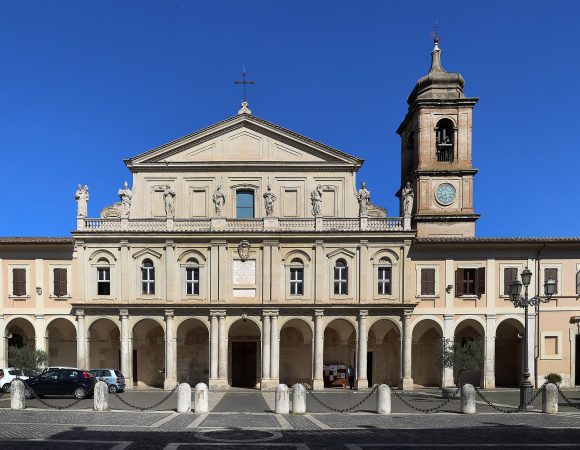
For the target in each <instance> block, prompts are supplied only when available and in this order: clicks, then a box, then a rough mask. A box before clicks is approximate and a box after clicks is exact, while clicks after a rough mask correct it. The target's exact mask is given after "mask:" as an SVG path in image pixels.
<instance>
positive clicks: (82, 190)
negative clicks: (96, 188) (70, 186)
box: [75, 184, 89, 217]
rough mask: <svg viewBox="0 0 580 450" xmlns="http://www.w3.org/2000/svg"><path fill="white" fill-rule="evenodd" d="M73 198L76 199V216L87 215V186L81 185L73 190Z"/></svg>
mask: <svg viewBox="0 0 580 450" xmlns="http://www.w3.org/2000/svg"><path fill="white" fill-rule="evenodd" d="M75 200H76V201H77V217H87V214H88V203H89V187H88V186H87V185H86V184H85V186H84V187H83V186H81V185H80V184H79V187H78V188H77V190H76V192H75Z"/></svg>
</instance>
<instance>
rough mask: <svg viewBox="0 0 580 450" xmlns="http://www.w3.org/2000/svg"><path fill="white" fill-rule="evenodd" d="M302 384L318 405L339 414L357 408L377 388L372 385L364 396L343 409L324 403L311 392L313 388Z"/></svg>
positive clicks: (376, 385)
mask: <svg viewBox="0 0 580 450" xmlns="http://www.w3.org/2000/svg"><path fill="white" fill-rule="evenodd" d="M302 386H304V387H305V388H306V390H307V391H308V393H309V394H310V395H311V396H312V398H313V399H314V400H316V402H317V403H319V404H320V405H322V406H323V407H324V408H326V409H328V410H330V411H333V412H337V413H340V414H344V413H347V412H351V411H354V410H355V409H357V408H358V407H359V406H361V405H362V404H363V403H364V402H366V401H367V400H368V399H369V398H371V396H372V395H373V394H374V393H375V392H376V391H377V389H378V388H379V385H378V384H375V385H374V386H373V388H372V389H371V390H370V391H369V393H368V394H367V395H365V397H364V398H363V399H362V400H361V401H359V402H357V403H356V404H354V405H352V406H350V407H348V408H344V409H340V408H335V407H334V406H330V405H329V404H327V403H325V402H324V401H323V400H322V399H320V398H319V397H318V396H316V395H315V394H314V392H313V390H312V389H311V388H310V387H309V386H308V385H307V384H306V383H302Z"/></svg>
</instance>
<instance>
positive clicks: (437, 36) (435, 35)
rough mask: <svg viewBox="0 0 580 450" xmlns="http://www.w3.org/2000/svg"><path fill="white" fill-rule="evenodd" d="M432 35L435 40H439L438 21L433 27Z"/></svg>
mask: <svg viewBox="0 0 580 450" xmlns="http://www.w3.org/2000/svg"><path fill="white" fill-rule="evenodd" d="M431 35H432V36H433V38H434V39H439V25H437V21H435V25H433V31H432V32H431Z"/></svg>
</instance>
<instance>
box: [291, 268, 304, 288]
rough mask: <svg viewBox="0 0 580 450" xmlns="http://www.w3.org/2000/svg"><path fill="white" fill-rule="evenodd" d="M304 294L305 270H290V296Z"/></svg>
mask: <svg viewBox="0 0 580 450" xmlns="http://www.w3.org/2000/svg"><path fill="white" fill-rule="evenodd" d="M303 294H304V269H303V268H302V267H291V268H290V295H303Z"/></svg>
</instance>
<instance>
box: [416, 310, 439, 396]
mask: <svg viewBox="0 0 580 450" xmlns="http://www.w3.org/2000/svg"><path fill="white" fill-rule="evenodd" d="M442 339H443V330H442V329H441V327H440V326H439V324H438V323H437V322H435V321H434V320H430V319H425V320H421V321H420V322H418V323H417V324H416V325H415V326H414V327H413V342H412V349H411V359H412V361H411V376H412V377H413V382H414V383H415V384H418V385H420V386H441V378H442V375H443V370H442V369H441V368H440V367H439V365H438V364H437V353H438V351H439V349H440V348H441V345H442V343H443V340H442Z"/></svg>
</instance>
